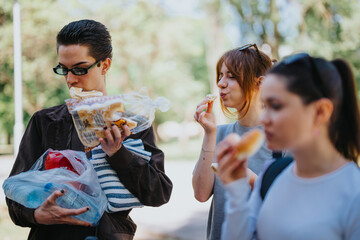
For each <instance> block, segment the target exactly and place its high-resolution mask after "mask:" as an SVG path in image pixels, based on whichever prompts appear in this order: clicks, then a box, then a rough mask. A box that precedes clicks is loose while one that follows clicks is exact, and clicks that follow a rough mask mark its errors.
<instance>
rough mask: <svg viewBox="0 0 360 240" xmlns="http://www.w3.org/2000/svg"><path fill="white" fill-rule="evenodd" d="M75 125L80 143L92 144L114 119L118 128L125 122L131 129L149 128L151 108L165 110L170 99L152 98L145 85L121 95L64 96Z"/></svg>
mask: <svg viewBox="0 0 360 240" xmlns="http://www.w3.org/2000/svg"><path fill="white" fill-rule="evenodd" d="M65 102H66V105H67V107H68V109H69V112H70V113H71V115H72V118H73V121H74V125H75V128H76V130H77V133H78V135H79V138H80V140H81V142H82V143H83V144H84V146H86V147H89V148H93V147H95V146H97V145H99V143H100V142H99V140H98V139H99V138H100V137H102V138H104V137H105V135H104V133H103V128H104V127H105V126H106V127H110V126H111V124H112V123H115V124H116V125H117V126H118V127H119V128H120V125H122V124H127V125H128V127H129V128H130V130H131V132H132V133H138V132H141V131H143V130H145V129H147V128H149V127H150V126H151V124H152V122H153V121H154V118H155V110H156V108H159V110H160V111H163V112H165V111H167V110H168V109H169V107H170V102H169V101H168V100H167V99H166V98H164V97H158V98H156V99H155V100H152V99H151V98H150V97H149V95H148V92H147V89H146V88H142V89H141V90H140V91H139V92H131V93H127V94H122V95H113V96H103V97H89V98H83V99H73V98H72V99H67V100H65Z"/></svg>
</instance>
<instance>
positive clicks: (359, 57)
mask: <svg viewBox="0 0 360 240" xmlns="http://www.w3.org/2000/svg"><path fill="white" fill-rule="evenodd" d="M19 2H20V4H21V24H22V29H21V31H22V53H23V94H24V96H23V106H24V123H25V125H26V124H27V122H28V120H29V118H30V116H31V115H32V114H33V113H34V112H35V111H37V110H39V109H42V108H44V107H49V106H52V105H56V104H61V103H63V102H64V99H66V98H68V97H69V96H68V90H67V89H66V84H64V79H63V78H62V77H59V76H56V75H55V74H54V73H53V72H52V67H54V66H55V65H57V54H56V42H55V38H56V34H57V32H58V31H59V30H60V29H61V28H62V27H63V26H64V25H65V24H67V23H69V22H70V21H73V20H78V19H83V18H91V19H95V20H98V21H100V22H103V23H104V24H105V25H106V26H107V27H108V28H109V30H110V32H111V35H112V38H113V49H114V55H113V62H112V68H111V71H110V72H109V74H108V78H107V86H108V91H109V94H119V93H126V92H129V91H132V90H135V91H138V90H139V89H140V88H141V87H143V86H145V87H147V88H148V90H149V94H150V96H151V97H152V98H155V97H157V96H165V97H167V98H168V99H169V100H171V102H172V107H171V109H170V110H169V111H168V112H166V113H160V112H157V116H156V121H155V126H158V125H159V124H161V123H164V122H165V121H169V120H172V121H175V122H178V123H181V122H184V121H185V122H191V121H192V118H193V113H194V109H195V106H196V105H197V103H198V102H199V101H200V100H201V99H202V98H203V97H204V96H205V95H206V94H207V93H209V92H216V91H217V87H216V84H215V65H216V61H217V60H218V58H219V56H220V55H221V54H222V53H223V52H225V51H226V50H228V49H231V48H234V47H237V46H240V45H243V44H246V43H252V42H255V43H257V44H258V45H259V46H261V48H262V50H264V51H265V52H267V53H269V54H271V55H272V56H273V58H276V59H281V58H282V57H283V56H285V55H288V54H290V53H292V52H294V51H307V52H309V53H311V54H315V55H319V56H323V57H326V58H335V57H343V58H346V59H347V60H348V61H349V62H351V64H352V65H353V66H354V70H355V73H356V78H357V81H358V86H360V75H359V74H360V73H359V69H360V50H359V49H360V48H359V46H360V26H359V25H360V16H359V15H358V14H356V13H357V12H358V11H359V10H360V2H359V0H346V1H335V0H323V1H318V0H303V1H300V0H290V1H289V0H242V1H236V0H222V1H220V0H198V1H191V0H186V1H182V2H177V1H165V0H121V1H120V0H107V1H105V0H97V1H94V0H48V1H41V0H32V1H25V0H19ZM12 7H13V1H9V0H0V32H1V34H0V144H1V143H11V141H12V132H13V124H14V110H13V35H12V34H13V29H12V27H13V23H12ZM219 115H221V114H219Z"/></svg>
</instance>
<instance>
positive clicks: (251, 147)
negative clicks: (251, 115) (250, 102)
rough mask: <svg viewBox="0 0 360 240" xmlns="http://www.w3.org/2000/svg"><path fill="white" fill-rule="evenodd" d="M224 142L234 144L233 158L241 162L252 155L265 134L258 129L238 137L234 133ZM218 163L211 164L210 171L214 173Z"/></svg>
mask: <svg viewBox="0 0 360 240" xmlns="http://www.w3.org/2000/svg"><path fill="white" fill-rule="evenodd" d="M226 140H227V141H229V142H232V143H234V148H235V150H236V153H235V156H236V158H237V159H239V160H242V159H245V158H249V157H251V156H252V155H254V154H255V153H256V152H257V151H258V150H259V149H260V147H261V145H262V144H263V142H264V141H265V134H264V133H263V131H261V130H260V129H258V128H255V129H252V130H250V131H248V132H246V133H244V134H243V135H242V137H240V136H239V135H238V134H236V133H232V134H229V135H228V136H227V137H226ZM217 167H218V163H212V164H211V169H212V170H213V171H214V172H216V171H217Z"/></svg>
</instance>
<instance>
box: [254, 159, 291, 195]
mask: <svg viewBox="0 0 360 240" xmlns="http://www.w3.org/2000/svg"><path fill="white" fill-rule="evenodd" d="M292 161H293V159H292V158H291V157H286V158H279V159H276V160H275V161H274V162H273V163H272V164H271V165H270V166H269V167H268V168H267V169H266V171H265V173H264V175H263V178H262V181H261V188H260V196H261V198H262V200H264V199H265V196H266V193H267V192H268V190H269V188H270V186H271V184H272V183H273V182H274V180H275V179H276V177H277V176H278V175H279V174H280V173H281V172H282V171H283V170H284V169H285V168H286V167H287V166H288V165H289V164H290V163H291V162H292Z"/></svg>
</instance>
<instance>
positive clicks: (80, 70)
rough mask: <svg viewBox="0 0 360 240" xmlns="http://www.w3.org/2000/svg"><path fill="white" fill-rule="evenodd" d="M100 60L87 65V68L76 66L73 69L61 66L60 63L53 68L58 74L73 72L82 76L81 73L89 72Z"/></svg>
mask: <svg viewBox="0 0 360 240" xmlns="http://www.w3.org/2000/svg"><path fill="white" fill-rule="evenodd" d="M99 62H100V61H97V62H95V63H93V64H91V65H90V67H87V68H79V67H74V68H71V69H69V68H67V67H61V66H60V64H58V65H57V66H56V67H54V68H53V70H54V73H56V74H58V75H67V74H68V73H69V72H72V74H74V75H76V76H81V75H85V74H87V73H88V71H89V69H91V68H92V67H94V66H95V65H96V64H98V63H99Z"/></svg>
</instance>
